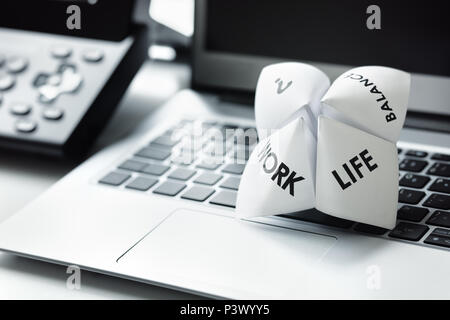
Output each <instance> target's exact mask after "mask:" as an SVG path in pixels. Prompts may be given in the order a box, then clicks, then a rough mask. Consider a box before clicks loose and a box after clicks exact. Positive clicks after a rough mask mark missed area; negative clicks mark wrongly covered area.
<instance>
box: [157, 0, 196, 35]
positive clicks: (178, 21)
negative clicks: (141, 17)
mask: <svg viewBox="0 0 450 320" xmlns="http://www.w3.org/2000/svg"><path fill="white" fill-rule="evenodd" d="M149 14H150V17H151V18H152V19H153V20H155V21H156V22H158V23H161V24H163V25H165V26H167V27H169V28H171V29H173V30H175V31H176V32H179V33H181V34H182V35H184V36H185V37H191V36H192V35H193V34H194V1H193V0H151V1H150V7H149Z"/></svg>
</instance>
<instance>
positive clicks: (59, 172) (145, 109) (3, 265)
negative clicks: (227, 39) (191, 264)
mask: <svg viewBox="0 0 450 320" xmlns="http://www.w3.org/2000/svg"><path fill="white" fill-rule="evenodd" d="M189 78H190V70H189V68H188V67H187V66H185V65H181V64H172V63H156V62H147V63H146V64H145V65H144V66H143V67H142V68H141V70H140V71H139V73H138V74H137V76H136V78H135V79H134V81H133V82H132V84H131V85H130V88H129V89H128V92H127V94H126V95H125V96H124V99H123V100H122V102H121V103H120V106H119V108H118V110H117V111H116V113H115V116H114V117H113V119H112V120H111V121H110V123H109V124H108V126H107V128H106V129H105V130H104V132H103V134H102V135H101V136H100V137H99V139H98V140H97V142H96V144H95V146H94V148H93V151H92V153H94V152H95V151H96V150H100V149H101V148H102V147H104V146H107V145H108V144H110V143H113V142H114V141H115V140H116V139H117V137H119V136H121V135H123V134H126V132H128V131H129V130H131V129H132V128H134V127H136V126H137V124H138V122H139V121H140V120H141V119H142V118H143V117H144V116H145V115H148V114H150V113H151V112H152V111H153V110H155V108H157V107H158V106H160V105H161V104H162V103H163V102H164V101H166V100H167V99H168V98H170V97H171V96H172V95H173V94H174V93H175V92H176V91H178V90H180V89H182V88H185V87H187V86H188V84H189ZM73 167H74V165H73V164H71V163H69V162H55V161H54V160H52V159H36V158H35V157H31V156H27V155H21V156H19V155H17V154H15V155H12V154H9V153H8V152H6V151H0V222H1V221H3V220H5V219H6V218H7V217H9V216H11V215H13V214H14V213H15V212H17V211H18V210H19V209H21V208H22V207H24V206H25V205H26V204H27V203H29V202H30V201H31V200H33V199H34V198H36V197H37V196H39V194H41V193H42V192H43V191H44V190H46V189H47V188H48V187H50V186H51V185H52V184H53V183H55V182H56V181H57V180H58V179H60V178H61V177H62V176H64V175H65V174H66V173H68V172H69V171H70V170H71V169H72V168H73ZM68 276H69V275H68V274H66V268H65V267H63V266H58V265H53V264H50V263H44V262H39V261H34V260H29V259H25V258H20V257H15V256H12V255H9V254H5V253H0V299H195V298H197V297H196V296H192V295H188V294H185V293H181V292H177V291H173V290H167V289H163V288H159V287H155V286H151V285H146V284H142V283H137V282H133V281H128V280H123V279H118V278H114V277H110V276H105V275H101V274H97V273H93V272H87V271H82V272H81V288H80V289H79V290H76V289H72V290H71V289H68V288H67V286H66V281H67V278H68Z"/></svg>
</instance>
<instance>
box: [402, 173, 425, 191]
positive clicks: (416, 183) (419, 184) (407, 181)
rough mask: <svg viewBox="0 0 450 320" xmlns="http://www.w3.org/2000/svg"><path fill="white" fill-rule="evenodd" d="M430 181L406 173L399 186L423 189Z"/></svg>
mask: <svg viewBox="0 0 450 320" xmlns="http://www.w3.org/2000/svg"><path fill="white" fill-rule="evenodd" d="M430 180H431V179H430V178H429V177H427V176H419V175H417V174H412V173H407V174H405V175H404V176H403V178H402V179H401V180H400V182H399V183H400V185H401V186H403V187H410V188H419V189H420V188H423V187H424V186H425V185H426V184H427V183H428V182H429V181H430Z"/></svg>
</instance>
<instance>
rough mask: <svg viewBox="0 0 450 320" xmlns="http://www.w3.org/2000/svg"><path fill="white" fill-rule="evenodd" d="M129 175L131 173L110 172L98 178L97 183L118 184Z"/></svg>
mask: <svg viewBox="0 0 450 320" xmlns="http://www.w3.org/2000/svg"><path fill="white" fill-rule="evenodd" d="M130 177H131V174H128V173H121V172H111V173H108V174H107V175H106V176H104V177H103V178H102V179H100V181H99V183H103V184H109V185H112V186H120V185H121V184H122V183H124V182H125V181H126V180H128V179H129V178H130Z"/></svg>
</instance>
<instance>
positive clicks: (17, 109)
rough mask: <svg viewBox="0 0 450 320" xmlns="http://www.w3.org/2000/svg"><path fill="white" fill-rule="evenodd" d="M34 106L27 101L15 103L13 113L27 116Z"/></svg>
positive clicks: (12, 108)
mask: <svg viewBox="0 0 450 320" xmlns="http://www.w3.org/2000/svg"><path fill="white" fill-rule="evenodd" d="M32 109H33V108H32V107H31V105H29V104H27V103H15V104H13V105H12V106H11V109H10V111H11V113H12V114H14V115H16V116H25V115H27V114H29V113H30V112H31V110H32Z"/></svg>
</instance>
